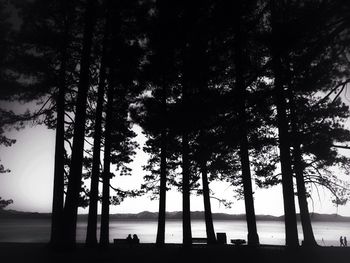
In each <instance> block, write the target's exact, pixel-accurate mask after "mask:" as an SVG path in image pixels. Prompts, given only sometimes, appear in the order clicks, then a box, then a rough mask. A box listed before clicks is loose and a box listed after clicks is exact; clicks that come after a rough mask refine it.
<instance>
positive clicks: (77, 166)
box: [63, 0, 95, 245]
mask: <svg viewBox="0 0 350 263" xmlns="http://www.w3.org/2000/svg"><path fill="white" fill-rule="evenodd" d="M94 12H95V4H94V1H92V0H88V1H87V2H86V13H85V25H84V36H83V44H82V51H81V62H80V76H79V88H78V95H77V101H76V114H75V124H74V138H73V149H72V158H71V167H70V174H69V182H68V189H67V195H66V201H65V206H64V220H63V240H64V242H65V243H66V244H67V245H73V244H74V243H75V234H76V223H77V209H78V200H79V195H80V189H81V176H82V161H83V151H84V135H85V134H84V132H85V120H86V99H87V92H88V89H89V68H90V53H91V45H92V35H93V28H94V20H95V17H94V16H95V14H94Z"/></svg>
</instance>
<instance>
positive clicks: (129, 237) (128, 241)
mask: <svg viewBox="0 0 350 263" xmlns="http://www.w3.org/2000/svg"><path fill="white" fill-rule="evenodd" d="M126 242H127V243H128V244H131V243H132V237H131V234H129V235H128V237H127V238H126Z"/></svg>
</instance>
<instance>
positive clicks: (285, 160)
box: [271, 0, 299, 247]
mask: <svg viewBox="0 0 350 263" xmlns="http://www.w3.org/2000/svg"><path fill="white" fill-rule="evenodd" d="M271 4H272V6H271V27H272V38H273V40H272V44H271V55H272V70H273V73H274V96H275V104H276V107H277V126H278V139H279V149H280V163H281V172H282V188H283V203H284V220H285V232H286V245H287V246H288V247H297V246H299V240H298V229H297V219H296V213H295V201H294V186H293V173H292V167H291V155H290V144H289V142H290V136H289V125H288V119H287V108H286V98H285V91H284V83H283V79H284V77H283V71H282V68H283V66H282V61H281V55H282V54H281V53H282V51H281V47H280V45H279V43H278V29H277V17H276V15H277V12H278V11H277V9H276V6H275V5H276V4H275V1H274V0H271Z"/></svg>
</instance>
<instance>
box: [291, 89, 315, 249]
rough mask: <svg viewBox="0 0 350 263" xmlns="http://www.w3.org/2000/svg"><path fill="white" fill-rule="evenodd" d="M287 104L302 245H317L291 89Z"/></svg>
mask: <svg viewBox="0 0 350 263" xmlns="http://www.w3.org/2000/svg"><path fill="white" fill-rule="evenodd" d="M289 105H290V115H291V123H292V141H293V157H294V172H295V176H296V181H297V192H298V202H299V209H300V219H301V225H302V228H303V236H304V241H303V246H317V242H316V240H315V236H314V232H313V230H312V224H311V219H310V213H309V208H308V203H307V198H306V188H305V181H304V168H303V162H302V153H301V148H300V141H299V137H300V134H299V131H298V118H297V115H296V114H297V113H296V108H295V102H294V97H293V94H292V91H290V92H289Z"/></svg>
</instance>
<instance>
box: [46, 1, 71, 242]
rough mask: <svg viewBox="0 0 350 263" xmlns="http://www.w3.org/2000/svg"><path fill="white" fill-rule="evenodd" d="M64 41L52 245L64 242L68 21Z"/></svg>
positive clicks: (57, 104)
mask: <svg viewBox="0 0 350 263" xmlns="http://www.w3.org/2000/svg"><path fill="white" fill-rule="evenodd" d="M63 5H64V7H63V9H64V13H66V10H67V7H66V5H67V3H66V1H64V2H63ZM64 31H65V32H64V40H63V45H62V48H61V67H60V73H59V81H60V83H59V90H58V96H57V98H56V107H57V120H56V145H55V169H54V185H53V198H52V215H51V217H52V218H51V240H50V243H51V244H52V245H58V244H60V243H61V242H62V230H63V225H62V224H63V203H64V153H65V149H64V113H65V111H64V104H65V89H66V68H67V47H68V31H69V25H68V21H65V29H64Z"/></svg>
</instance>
